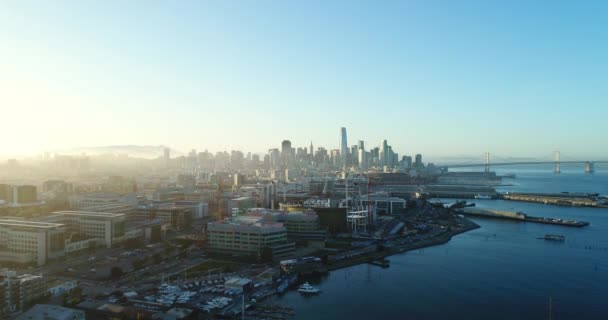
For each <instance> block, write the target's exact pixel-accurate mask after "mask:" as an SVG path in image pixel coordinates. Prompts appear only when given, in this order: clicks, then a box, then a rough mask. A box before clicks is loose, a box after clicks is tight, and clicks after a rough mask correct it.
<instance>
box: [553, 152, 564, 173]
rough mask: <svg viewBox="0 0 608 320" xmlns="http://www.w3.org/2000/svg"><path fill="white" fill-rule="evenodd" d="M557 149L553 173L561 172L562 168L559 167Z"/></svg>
mask: <svg viewBox="0 0 608 320" xmlns="http://www.w3.org/2000/svg"><path fill="white" fill-rule="evenodd" d="M559 163H560V161H559V151H555V169H554V170H553V173H561V172H562V170H561V168H560V167H559Z"/></svg>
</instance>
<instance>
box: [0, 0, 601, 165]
mask: <svg viewBox="0 0 608 320" xmlns="http://www.w3.org/2000/svg"><path fill="white" fill-rule="evenodd" d="M67 8H69V10H67ZM547 8H551V9H552V10H547ZM605 8H606V5H605V3H602V2H588V3H586V5H585V6H576V5H575V4H563V3H562V4H556V3H551V2H544V1H540V2H536V3H525V2H511V3H480V2H475V1H473V2H472V3H458V4H457V3H430V4H426V3H424V5H423V3H422V2H407V3H390V2H389V3H386V4H385V5H384V6H375V5H372V4H371V3H367V4H366V3H359V4H353V3H346V2H342V3H340V2H338V3H334V4H323V5H322V4H320V3H306V4H297V3H279V2H267V3H266V6H263V9H262V7H261V6H258V5H256V4H253V3H251V4H247V3H241V4H229V3H215V2H204V3H198V2H182V3H178V4H170V3H146V4H141V3H137V4H135V3H130V4H124V3H121V4H120V6H119V5H118V2H114V3H112V2H108V3H104V4H94V3H87V4H84V3H77V2H63V3H58V4H52V5H51V4H46V3H37V2H27V1H21V2H4V3H2V4H0V20H1V21H2V22H3V26H4V28H3V31H2V32H1V36H2V39H3V41H2V42H1V43H0V50H1V51H2V52H3V58H2V59H1V60H0V63H1V65H2V68H3V72H2V73H0V85H1V87H2V88H3V89H4V92H3V94H2V95H0V109H1V110H2V111H3V112H4V114H5V115H6V114H8V116H9V118H11V119H13V120H12V121H5V123H4V124H3V126H4V129H5V130H6V131H7V132H15V133H16V134H15V136H16V137H17V138H13V139H8V141H7V142H5V143H4V144H3V148H2V150H0V153H1V154H3V155H5V156H19V155H33V154H39V153H41V152H44V151H61V150H66V149H71V148H75V147H85V146H105V145H122V144H134V145H167V146H171V147H173V148H175V149H178V150H182V151H184V152H187V150H189V149H191V148H196V149H204V148H208V149H209V150H212V151H216V150H233V149H234V150H243V149H250V150H252V151H255V152H264V150H266V149H267V148H268V145H269V144H271V142H272V141H275V140H277V139H282V138H287V139H290V140H291V141H292V142H293V143H294V145H307V144H308V143H309V142H310V141H311V140H312V141H313V142H314V143H315V145H324V146H332V147H333V146H334V145H336V139H335V130H336V127H340V126H344V127H347V128H348V130H349V136H350V137H351V141H356V140H357V139H361V140H365V141H368V142H371V143H372V144H374V145H375V144H376V143H379V142H381V141H382V140H384V139H387V140H389V141H392V145H393V148H394V149H395V150H399V151H400V153H410V150H415V151H416V152H420V153H423V154H428V155H429V156H450V155H471V156H473V155H475V156H476V155H479V154H482V153H483V152H486V151H488V152H490V153H492V154H501V155H513V156H526V157H536V156H543V155H545V154H549V153H551V152H552V151H554V150H561V151H562V152H563V153H564V154H571V155H574V154H576V155H581V156H582V157H585V158H587V157H589V158H600V157H603V156H604V155H605V151H604V150H603V146H604V144H605V143H604V141H603V135H602V134H601V128H602V127H603V126H602V122H603V119H605V118H606V116H608V109H606V108H605V107H604V106H603V101H605V100H606V94H605V92H608V90H607V89H606V84H605V81H603V79H604V75H605V74H606V72H607V71H608V64H606V62H605V59H604V57H605V56H606V55H608V52H607V46H606V41H603V40H605V34H604V33H603V32H602V30H604V28H603V21H604V16H603V12H606V10H604V9H605ZM510 12H525V14H521V15H518V19H517V21H516V22H517V23H514V21H513V20H512V17H511V15H510V14H509V13H510ZM157 21H163V22H164V23H162V24H158V23H157ZM465 21H466V23H464V22H465ZM362 22H364V23H362ZM559 30H568V32H558V31H559ZM261 35H264V36H261ZM7 111H8V113H7ZM17 120H19V121H17ZM237 128H238V130H236V129H237ZM514 128H517V130H513V129H514ZM17 133H19V134H17ZM583 141H584V143H581V142H583Z"/></svg>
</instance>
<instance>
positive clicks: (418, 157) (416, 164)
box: [414, 154, 424, 168]
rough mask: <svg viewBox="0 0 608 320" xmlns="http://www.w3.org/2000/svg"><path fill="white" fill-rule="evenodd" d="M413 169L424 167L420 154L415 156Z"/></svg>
mask: <svg viewBox="0 0 608 320" xmlns="http://www.w3.org/2000/svg"><path fill="white" fill-rule="evenodd" d="M414 167H416V168H422V167H424V164H422V155H421V154H417V155H416V161H415V162H414Z"/></svg>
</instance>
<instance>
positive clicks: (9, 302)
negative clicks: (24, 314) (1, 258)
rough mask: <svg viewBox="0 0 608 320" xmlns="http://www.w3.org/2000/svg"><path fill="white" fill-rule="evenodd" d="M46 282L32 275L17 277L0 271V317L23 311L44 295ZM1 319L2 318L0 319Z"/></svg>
mask: <svg viewBox="0 0 608 320" xmlns="http://www.w3.org/2000/svg"><path fill="white" fill-rule="evenodd" d="M46 290H47V281H46V279H45V278H44V277H42V276H39V275H32V274H23V275H17V273H16V272H15V271H9V270H6V269H4V270H1V271H0V315H2V314H7V313H8V312H15V311H18V310H23V309H25V308H27V307H28V306H29V305H31V304H32V302H33V301H35V300H37V299H38V298H40V297H42V296H43V295H45V294H46V292H47V291H46ZM0 318H2V317H0Z"/></svg>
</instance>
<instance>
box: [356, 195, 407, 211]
mask: <svg viewBox="0 0 608 320" xmlns="http://www.w3.org/2000/svg"><path fill="white" fill-rule="evenodd" d="M361 202H362V204H363V205H364V206H367V205H371V206H372V208H374V213H378V214H379V213H384V214H401V213H404V212H405V209H406V201H405V200H404V199H401V198H397V197H390V196H388V195H387V194H386V193H377V194H370V195H369V196H367V197H362V199H361Z"/></svg>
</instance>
